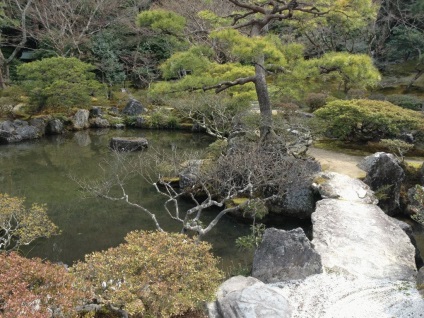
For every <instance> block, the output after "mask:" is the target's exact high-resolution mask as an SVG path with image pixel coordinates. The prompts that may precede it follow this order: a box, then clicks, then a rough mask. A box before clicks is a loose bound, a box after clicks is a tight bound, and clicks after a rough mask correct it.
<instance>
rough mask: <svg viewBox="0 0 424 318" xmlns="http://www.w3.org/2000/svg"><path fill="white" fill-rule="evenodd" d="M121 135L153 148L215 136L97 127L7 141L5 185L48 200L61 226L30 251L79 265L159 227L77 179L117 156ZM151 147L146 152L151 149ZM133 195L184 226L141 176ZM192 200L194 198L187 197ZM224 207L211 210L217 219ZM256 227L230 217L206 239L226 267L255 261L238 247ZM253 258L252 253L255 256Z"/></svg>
mask: <svg viewBox="0 0 424 318" xmlns="http://www.w3.org/2000/svg"><path fill="white" fill-rule="evenodd" d="M114 136H141V137H145V138H147V139H148V141H149V146H151V147H152V149H153V148H154V149H157V150H161V149H165V150H166V149H169V150H170V149H171V148H172V147H174V148H175V147H177V149H181V150H187V149H191V150H200V149H204V148H205V147H206V146H207V145H208V144H209V143H210V142H211V141H212V140H211V139H210V138H209V137H208V136H205V135H201V134H191V133H182V132H169V131H167V132H165V131H142V130H90V131H81V132H77V133H72V134H67V135H61V136H50V137H46V138H43V139H40V140H36V141H31V142H24V143H19V144H15V145H2V146H1V147H0V191H1V192H3V193H8V194H10V195H12V196H22V197H25V198H26V202H27V203H28V204H31V203H33V202H38V203H46V204H47V207H48V214H49V216H50V218H51V219H52V220H53V222H54V223H55V224H56V225H57V226H58V227H59V228H60V229H61V231H62V233H61V234H60V235H57V236H54V237H52V238H50V239H41V240H38V241H37V242H36V243H35V244H32V245H31V246H29V247H28V248H25V249H24V253H25V254H26V255H27V256H31V257H32V256H37V257H41V258H46V259H49V260H51V261H61V262H64V263H66V264H72V263H73V262H74V261H76V260H80V259H83V257H84V255H85V254H87V253H90V252H92V251H97V250H103V249H107V248H108V247H111V246H116V245H118V244H119V243H121V242H123V238H124V237H125V235H126V233H128V232H129V231H132V230H136V229H144V230H154V229H155V228H154V224H153V223H152V221H151V219H150V218H149V217H148V216H146V215H145V214H144V213H143V212H141V211H140V210H138V209H136V208H133V207H130V206H127V205H125V203H123V202H111V201H107V200H104V199H96V198H88V199H87V198H85V199H84V198H83V196H82V195H81V192H80V191H79V188H78V186H77V184H76V183H75V182H74V181H72V179H71V178H70V176H74V177H76V178H89V179H91V178H94V179H95V178H96V177H97V176H98V174H99V173H100V172H101V169H100V167H99V163H101V162H103V161H104V160H105V159H108V158H110V157H111V156H112V153H111V151H110V150H109V149H108V144H109V140H110V138H111V137H114ZM150 149H151V148H149V149H148V150H147V151H150ZM128 186H129V187H130V188H131V189H129V191H130V193H131V198H132V199H133V200H134V201H137V202H141V203H142V204H143V205H144V206H145V207H147V208H148V209H151V210H152V211H154V212H155V213H156V214H157V216H158V219H159V221H160V223H161V225H162V226H163V227H164V229H166V230H170V231H173V230H175V231H178V230H180V227H179V225H178V224H176V223H173V221H172V220H171V219H170V218H169V217H167V216H166V215H165V213H164V211H163V209H162V202H163V198H161V197H160V196H159V195H158V194H157V193H156V191H155V189H154V188H153V186H151V185H149V184H147V182H145V181H144V180H143V179H141V178H134V179H133V180H132V181H131V183H130V184H129V185H128ZM185 204H188V203H185ZM216 212H217V211H208V215H207V217H210V218H212V217H213V216H214V215H215V213H216ZM248 232H249V225H247V224H240V223H239V222H237V221H236V220H234V219H232V218H230V217H225V218H223V219H222V220H221V221H220V222H219V224H218V226H217V227H216V228H215V229H214V230H212V231H211V232H210V233H209V234H208V235H207V237H205V239H206V240H208V241H210V242H211V243H212V244H213V247H214V253H215V254H216V255H217V256H219V257H221V258H222V262H223V266H224V267H225V268H228V267H230V266H231V264H232V263H233V264H237V263H240V262H244V261H248V260H247V259H246V255H245V254H246V253H245V252H242V251H239V250H238V249H237V248H236V247H235V239H236V238H237V237H238V236H240V235H246V234H247V233H248ZM250 257H251V256H250Z"/></svg>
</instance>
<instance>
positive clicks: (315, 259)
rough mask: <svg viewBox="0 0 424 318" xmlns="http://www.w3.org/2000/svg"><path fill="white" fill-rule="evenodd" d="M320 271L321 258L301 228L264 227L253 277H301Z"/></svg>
mask: <svg viewBox="0 0 424 318" xmlns="http://www.w3.org/2000/svg"><path fill="white" fill-rule="evenodd" d="M321 272H322V266H321V258H320V256H319V255H318V254H317V253H316V252H315V250H314V249H313V247H312V245H311V242H310V241H309V239H308V238H307V237H306V235H305V233H304V232H303V230H302V229H301V228H297V229H294V230H292V231H284V230H278V229H275V228H269V229H267V230H266V231H265V233H264V236H263V240H262V243H261V244H260V245H259V247H258V248H257V250H256V251H255V256H254V258H253V267H252V276H253V277H255V278H257V279H260V280H261V281H263V282H264V283H275V282H279V281H283V280H292V279H303V278H305V277H307V276H309V275H314V274H318V273H321Z"/></svg>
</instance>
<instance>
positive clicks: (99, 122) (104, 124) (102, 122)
mask: <svg viewBox="0 0 424 318" xmlns="http://www.w3.org/2000/svg"><path fill="white" fill-rule="evenodd" d="M90 127H93V128H108V127H110V123H109V121H108V120H107V119H104V118H100V117H94V118H91V119H90Z"/></svg>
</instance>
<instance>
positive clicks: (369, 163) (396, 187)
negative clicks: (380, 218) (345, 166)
mask: <svg viewBox="0 0 424 318" xmlns="http://www.w3.org/2000/svg"><path fill="white" fill-rule="evenodd" d="M358 167H359V168H361V169H362V170H364V171H365V172H366V173H367V176H366V177H365V179H364V182H365V183H366V184H368V185H369V186H370V187H371V189H372V190H373V191H375V192H379V193H381V195H380V199H379V203H378V205H379V206H380V207H381V208H382V209H383V211H384V212H386V213H387V214H388V215H391V216H392V215H395V214H397V213H399V212H400V206H399V197H400V188H401V185H402V181H403V180H404V179H405V172H404V171H403V169H402V167H401V166H400V165H399V160H398V159H397V158H396V157H395V156H394V155H392V154H388V153H384V152H378V153H375V154H373V155H371V156H367V157H365V158H364V159H363V161H362V162H360V163H359V164H358Z"/></svg>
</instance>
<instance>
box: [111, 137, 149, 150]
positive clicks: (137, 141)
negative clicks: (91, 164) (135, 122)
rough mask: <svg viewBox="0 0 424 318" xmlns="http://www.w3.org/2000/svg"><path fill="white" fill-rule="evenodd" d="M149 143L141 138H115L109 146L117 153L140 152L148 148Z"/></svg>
mask: <svg viewBox="0 0 424 318" xmlns="http://www.w3.org/2000/svg"><path fill="white" fill-rule="evenodd" d="M148 145H149V142H148V141H147V139H146V138H141V137H113V138H112V139H111V140H110V143H109V146H110V148H112V149H113V150H116V151H138V150H142V149H145V148H147V147H148Z"/></svg>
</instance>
